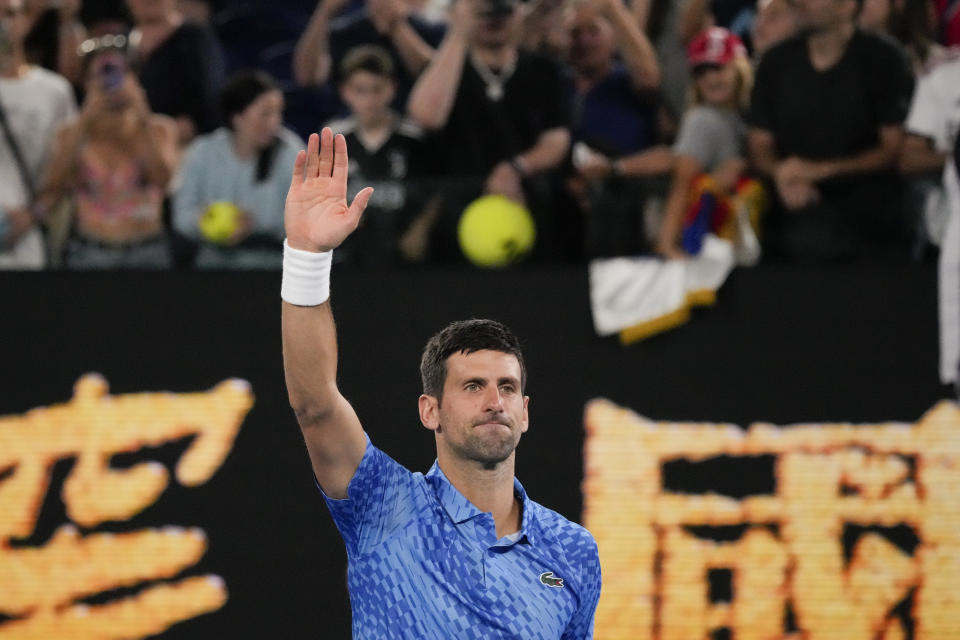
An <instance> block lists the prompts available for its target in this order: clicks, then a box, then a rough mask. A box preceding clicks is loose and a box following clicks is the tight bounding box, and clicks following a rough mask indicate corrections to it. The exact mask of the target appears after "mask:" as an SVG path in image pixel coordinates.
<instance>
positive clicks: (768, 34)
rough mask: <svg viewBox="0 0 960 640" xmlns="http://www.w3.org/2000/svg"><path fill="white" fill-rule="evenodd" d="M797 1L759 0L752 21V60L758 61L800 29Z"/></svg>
mask: <svg viewBox="0 0 960 640" xmlns="http://www.w3.org/2000/svg"><path fill="white" fill-rule="evenodd" d="M796 1H797V0H760V1H759V2H758V3H757V15H756V17H755V18H754V20H753V29H752V31H751V36H752V38H753V59H754V60H755V61H758V62H759V60H760V58H761V57H763V54H764V53H766V52H767V50H768V49H770V47H772V46H773V45H775V44H777V43H779V42H783V41H784V40H786V39H787V38H789V37H790V36H793V35H795V34H796V33H797V31H798V30H799V29H800V20H799V16H798V14H797V7H796V4H795V3H796Z"/></svg>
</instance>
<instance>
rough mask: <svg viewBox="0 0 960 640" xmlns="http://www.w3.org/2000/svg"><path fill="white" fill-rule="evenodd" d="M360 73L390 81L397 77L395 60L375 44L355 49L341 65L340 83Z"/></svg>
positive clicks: (346, 56)
mask: <svg viewBox="0 0 960 640" xmlns="http://www.w3.org/2000/svg"><path fill="white" fill-rule="evenodd" d="M358 71H366V72H368V73H372V74H373V75H375V76H381V77H383V78H388V79H390V80H393V79H394V78H395V76H396V73H395V71H394V67H393V58H391V57H390V54H389V53H387V50H386V49H384V48H383V47H379V46H377V45H375V44H362V45H359V46H356V47H353V48H352V49H350V50H349V51H347V53H346V55H344V56H343V62H341V63H340V81H341V82H346V81H347V80H349V79H350V76H352V75H353V74H354V73H356V72H358Z"/></svg>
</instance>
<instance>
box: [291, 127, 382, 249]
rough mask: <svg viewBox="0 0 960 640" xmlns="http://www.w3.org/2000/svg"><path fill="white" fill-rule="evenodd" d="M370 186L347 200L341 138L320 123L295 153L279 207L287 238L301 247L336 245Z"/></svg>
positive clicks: (357, 220)
mask: <svg viewBox="0 0 960 640" xmlns="http://www.w3.org/2000/svg"><path fill="white" fill-rule="evenodd" d="M372 193H373V189H372V188H370V187H367V188H366V189H363V190H362V191H360V193H358V194H357V195H356V197H354V199H353V202H352V203H351V204H350V206H349V207H348V206H347V141H346V140H345V139H344V137H343V136H342V135H339V134H338V135H336V136H334V135H333V131H331V130H330V129H329V128H324V129H323V131H321V132H320V135H317V134H315V133H314V134H311V135H310V138H309V140H308V141H307V149H306V151H301V152H300V153H298V154H297V160H296V162H295V163H294V165H293V178H292V179H291V181H290V190H289V191H288V192H287V203H286V207H285V208H284V227H285V228H286V232H287V243H288V244H289V245H290V246H291V247H293V248H294V249H302V250H304V251H329V250H331V249H334V248H336V247H338V246H340V243H341V242H343V241H344V239H346V237H347V236H349V235H350V234H351V233H352V232H353V230H354V229H356V228H357V225H358V224H359V223H360V216H361V214H363V210H364V209H366V207H367V202H368V201H369V200H370V195H371V194H372Z"/></svg>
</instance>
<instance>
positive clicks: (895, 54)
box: [870, 41, 914, 126]
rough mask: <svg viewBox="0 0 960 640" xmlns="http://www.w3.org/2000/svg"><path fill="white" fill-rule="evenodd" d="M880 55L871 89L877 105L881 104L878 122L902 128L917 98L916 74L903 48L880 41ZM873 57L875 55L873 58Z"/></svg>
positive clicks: (874, 64) (875, 65) (877, 57)
mask: <svg viewBox="0 0 960 640" xmlns="http://www.w3.org/2000/svg"><path fill="white" fill-rule="evenodd" d="M880 44H882V45H884V46H882V47H878V48H877V53H878V55H877V56H876V58H875V60H873V61H872V64H873V69H874V73H873V74H872V78H871V80H872V84H873V86H872V87H871V88H870V89H871V93H872V95H873V103H874V104H875V105H877V123H878V124H879V125H881V126H884V125H887V126H889V125H900V124H903V121H904V120H905V119H906V117H907V112H908V111H909V109H910V97H911V96H912V95H913V84H914V80H913V71H912V70H911V68H910V61H909V59H908V58H907V55H906V54H905V53H904V52H903V50H902V49H900V47H899V46H898V45H896V44H894V43H892V42H887V41H880ZM871 57H873V56H871Z"/></svg>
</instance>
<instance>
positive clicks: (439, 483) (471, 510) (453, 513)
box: [426, 462, 535, 544]
mask: <svg viewBox="0 0 960 640" xmlns="http://www.w3.org/2000/svg"><path fill="white" fill-rule="evenodd" d="M426 478H427V481H428V482H429V483H430V485H431V486H432V487H433V490H434V491H435V492H436V494H437V498H439V500H440V504H442V505H443V509H444V510H445V511H446V512H447V515H448V516H449V517H450V520H452V521H453V523H454V524H461V523H463V522H466V521H467V520H470V519H472V518H475V517H477V516H479V515H483V513H484V512H483V511H480V509H478V508H477V507H476V506H474V504H473V503H472V502H470V501H469V500H467V498H466V497H465V496H464V495H463V494H462V493H460V492H459V491H458V490H457V488H456V487H454V486H453V484H451V483H450V480H448V479H447V476H446V475H445V474H444V473H443V470H442V469H440V465H439V463H437V462H434V463H433V466H432V467H430V471H428V472H427V475H426ZM513 492H514V494H515V495H516V496H517V497H518V498H520V501H521V504H522V505H523V518H522V521H521V523H520V535H519V536H518V539H517V542H522V541H524V540H526V541H527V542H529V543H531V544H533V542H534V540H533V538H534V535H535V534H534V529H535V527H534V522H535V515H534V508H535V506H534V503H533V501H532V500H530V498H528V497H527V492H526V490H524V488H523V485H522V484H520V481H519V480H517V479H516V478H514V479H513Z"/></svg>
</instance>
